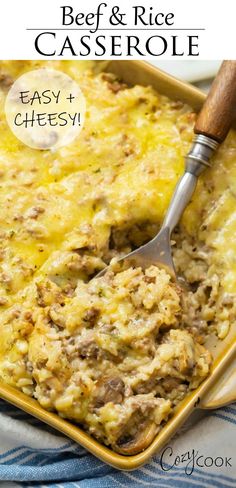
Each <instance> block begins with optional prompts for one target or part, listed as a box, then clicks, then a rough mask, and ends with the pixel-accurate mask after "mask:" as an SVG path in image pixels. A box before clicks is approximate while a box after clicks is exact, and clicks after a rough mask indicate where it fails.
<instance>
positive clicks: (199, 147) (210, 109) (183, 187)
mask: <svg viewBox="0 0 236 488" xmlns="http://www.w3.org/2000/svg"><path fill="white" fill-rule="evenodd" d="M235 115H236V61H224V62H223V63H222V65H221V67H220V70H219V72H218V74H217V76H216V78H215V80H214V82H213V84H212V86H211V89H210V92H209V94H208V96H207V98H206V101H205V103H204V105H203V107H202V109H201V111H200V113H199V115H198V117H197V121H196V123H195V126H194V133H195V134H196V136H195V139H194V142H193V146H192V148H191V150H190V152H189V153H188V154H187V156H186V160H185V172H184V174H183V175H182V177H181V178H180V180H179V182H178V183H177V186H176V188H175V191H174V194H173V197H172V199H171V202H170V205H169V208H168V210H167V212H166V215H165V219H164V221H163V224H162V227H161V229H160V231H159V233H158V234H157V235H156V236H155V237H154V238H153V239H152V240H151V241H149V242H148V243H147V244H145V245H143V246H141V247H139V248H138V249H136V250H135V251H132V252H131V253H129V254H127V255H126V256H124V257H122V258H121V259H120V260H119V261H118V262H119V263H120V264H121V265H122V267H123V266H125V267H126V265H127V266H141V267H142V268H143V269H145V268H147V267H149V266H150V265H152V264H154V265H156V266H160V267H165V268H166V269H167V272H168V273H169V274H170V275H171V276H172V277H173V278H174V279H175V278H176V272H175V268H174V263H173V259H172V253H171V243H170V238H171V233H172V231H173V229H174V228H175V226H176V225H177V223H178V222H179V220H180V218H181V216H182V214H183V212H184V210H185V208H186V206H187V205H188V203H189V202H190V200H191V197H192V195H193V193H194V191H195V188H196V185H197V180H198V176H199V175H200V174H201V173H202V172H203V171H204V170H205V169H206V168H208V167H210V166H211V164H210V159H211V156H212V155H213V153H214V152H215V151H216V150H217V148H218V146H219V144H221V143H222V142H223V141H224V139H225V137H226V136H227V134H228V131H229V129H230V127H231V124H232V121H233V118H234V116H235ZM108 268H109V266H108V267H106V268H104V269H103V270H102V271H100V272H99V273H98V274H97V275H96V278H97V277H100V276H102V275H104V273H106V272H107V270H108Z"/></svg>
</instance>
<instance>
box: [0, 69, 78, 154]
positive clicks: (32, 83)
mask: <svg viewBox="0 0 236 488" xmlns="http://www.w3.org/2000/svg"><path fill="white" fill-rule="evenodd" d="M85 110H86V102H85V98H84V95H83V93H82V91H81V90H80V87H79V85H78V84H77V83H76V82H75V81H74V80H73V79H72V78H70V76H68V75H66V74H65V73H63V72H62V71H57V70H53V69H47V68H45V69H44V68H42V69H37V70H34V71H29V72H28V73H25V74H23V75H22V76H20V77H19V78H18V79H17V80H16V81H15V83H14V84H13V85H12V87H11V89H10V90H9V92H8V95H7V98H6V102H5V113H6V118H7V122H8V124H9V126H10V128H11V130H12V132H13V133H14V134H15V136H16V137H18V139H20V140H21V141H22V142H23V143H24V144H26V145H27V146H30V147H32V148H34V149H57V148H59V147H61V146H66V145H68V144H70V143H71V142H72V141H73V140H74V139H75V137H77V135H78V134H79V132H80V131H81V129H82V127H83V124H84V118H85Z"/></svg>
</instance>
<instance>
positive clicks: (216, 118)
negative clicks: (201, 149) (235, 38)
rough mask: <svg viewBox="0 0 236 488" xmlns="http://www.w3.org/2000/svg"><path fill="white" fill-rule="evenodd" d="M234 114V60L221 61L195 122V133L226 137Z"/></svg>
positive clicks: (221, 140) (235, 85) (218, 138)
mask: <svg viewBox="0 0 236 488" xmlns="http://www.w3.org/2000/svg"><path fill="white" fill-rule="evenodd" d="M235 114H236V61H223V63H222V65H221V67H220V70H219V72H218V74H217V76H216V78H215V80H214V81H213V83H212V86H211V89H210V92H209V94H208V96H207V99H206V101H205V103H204V105H203V107H202V110H201V112H200V114H199V115H198V118H197V121H196V123H195V127H194V132H195V134H203V135H205V136H208V137H212V139H215V140H216V141H218V142H223V141H224V139H225V138H226V136H227V134H228V131H229V129H230V126H231V124H232V121H233V118H234V117H235Z"/></svg>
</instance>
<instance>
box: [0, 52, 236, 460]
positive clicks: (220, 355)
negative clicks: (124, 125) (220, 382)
mask: <svg viewBox="0 0 236 488" xmlns="http://www.w3.org/2000/svg"><path fill="white" fill-rule="evenodd" d="M127 63H128V62H119V63H114V62H111V63H109V65H108V67H107V69H108V71H114V72H116V74H118V75H119V77H121V78H122V79H124V80H125V81H127V82H128V83H132V80H133V79H134V80H135V83H140V84H148V85H150V84H151V85H152V86H154V88H157V89H158V91H159V92H161V93H163V94H166V95H168V96H170V97H171V98H174V99H177V100H182V101H184V102H186V103H189V104H190V105H191V106H192V107H193V108H194V109H195V110H198V109H199V108H200V105H201V103H202V100H203V96H202V95H201V93H200V92H198V90H195V89H194V88H192V87H188V86H187V85H184V84H182V83H181V82H178V81H174V80H173V79H172V78H171V77H169V76H167V75H165V74H162V73H161V72H158V71H156V70H155V69H154V68H151V67H149V66H148V65H145V64H143V63H139V62H137V63H136V62H131V63H128V64H127ZM117 70H119V72H117ZM215 342H216V344H214V343H213V342H212V340H211V342H209V345H208V347H209V349H210V350H211V351H212V352H213V351H214V356H215V361H214V364H213V368H212V373H211V375H210V376H209V378H208V379H207V380H206V381H205V382H204V383H203V384H202V385H200V387H199V388H198V389H197V390H195V391H194V392H193V393H191V394H190V395H188V396H187V397H186V398H185V400H184V401H183V402H182V403H181V404H179V405H178V407H177V408H176V412H175V415H174V417H173V418H172V419H171V420H170V421H169V422H168V424H166V426H165V427H164V428H163V429H162V431H161V432H160V433H159V434H158V436H157V437H156V439H155V440H154V441H153V442H152V443H151V445H150V446H149V447H148V448H147V449H145V451H143V452H142V453H140V454H137V455H135V456H129V457H126V456H122V455H119V454H115V453H114V452H112V451H110V450H109V449H107V448H105V447H104V446H100V445H99V444H98V443H97V442H96V441H94V440H92V439H91V438H89V437H88V436H87V435H86V434H85V433H84V432H82V431H81V430H80V429H78V427H75V426H72V425H71V424H69V423H68V422H66V421H64V420H62V419H60V418H59V417H57V416H56V415H55V414H51V413H48V412H45V411H44V410H43V409H42V408H40V407H39V405H38V404H37V403H36V402H35V401H33V400H30V399H28V398H27V397H24V396H23V395H22V394H21V393H19V392H17V393H16V391H15V390H13V389H12V388H11V387H7V386H5V385H2V386H1V395H2V397H3V398H5V399H8V401H11V402H12V403H15V404H16V405H18V406H21V408H23V409H24V410H26V411H30V413H33V414H34V415H36V416H38V417H39V418H41V419H43V420H44V421H46V422H47V423H50V425H54V426H55V427H56V428H58V429H59V430H61V431H62V432H64V433H66V434H67V435H69V436H70V437H71V438H73V439H75V440H77V441H79V442H80V443H81V444H82V445H84V446H85V447H87V448H88V449H89V450H91V451H92V452H93V453H94V454H96V455H98V456H99V457H100V458H102V459H103V460H105V461H106V462H109V463H110V464H112V465H114V466H116V467H118V468H123V469H133V468H136V467H137V466H139V465H140V464H142V463H143V462H145V461H146V460H147V459H148V457H149V456H150V455H152V454H153V453H154V452H155V450H156V449H158V448H161V447H162V446H163V444H164V443H166V442H167V439H168V436H170V435H172V434H173V433H174V431H175V430H176V428H177V427H178V426H179V425H180V424H181V423H182V422H183V421H184V419H185V418H186V416H187V415H188V414H189V413H190V412H191V410H192V409H193V408H194V405H196V404H198V403H199V399H201V398H202V396H203V395H204V394H205V393H206V392H207V391H208V390H210V387H212V386H214V385H215V384H216V381H217V378H218V375H219V374H222V372H224V374H225V375H226V376H227V378H228V377H229V379H231V380H232V375H231V374H230V373H227V372H226V369H227V366H228V363H229V361H230V360H231V359H232V356H233V354H234V346H235V330H234V328H233V327H231V329H230V332H229V333H228V335H227V336H226V338H225V339H224V342H219V341H215ZM215 346H216V347H215ZM230 384H231V383H230ZM231 387H232V386H231ZM215 388H216V387H215ZM234 394H235V391H233V392H232V395H231V394H230V392H229V391H228V389H227V391H226V392H224V395H223V398H219V395H218V397H217V400H216V401H215V402H214V399H212V398H211V399H208V405H210V404H212V405H215V406H216V405H217V404H218V405H219V404H220V403H221V402H225V401H226V402H228V401H230V400H232V399H233V398H234ZM203 401H204V400H203ZM202 405H204V403H202ZM205 405H207V403H205Z"/></svg>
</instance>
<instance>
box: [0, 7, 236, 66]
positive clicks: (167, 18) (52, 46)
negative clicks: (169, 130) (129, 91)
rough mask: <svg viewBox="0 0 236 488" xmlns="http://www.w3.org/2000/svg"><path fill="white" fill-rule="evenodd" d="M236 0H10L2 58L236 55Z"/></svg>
mask: <svg viewBox="0 0 236 488" xmlns="http://www.w3.org/2000/svg"><path fill="white" fill-rule="evenodd" d="M234 8H235V4H234V2H233V1H232V0H224V2H217V1H215V0H198V1H197V2H192V1H190V0H159V1H156V0H150V1H149V0H142V2H139V0H106V1H105V2H100V1H96V0H86V1H85V0H83V1H80V0H34V1H32V0H7V1H4V2H2V4H1V16H0V36H1V42H0V59H95V58H97V59H144V58H145V57H146V58H149V59H153V60H154V59H160V58H162V59H169V60H170V59H175V60H177V59H192V60H194V59H223V58H224V59H236V28H235V11H234Z"/></svg>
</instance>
